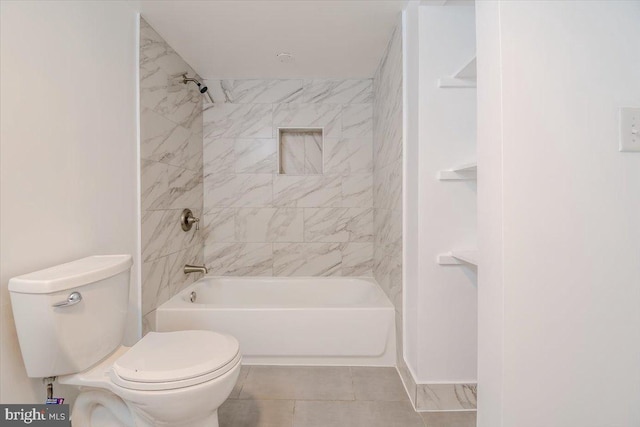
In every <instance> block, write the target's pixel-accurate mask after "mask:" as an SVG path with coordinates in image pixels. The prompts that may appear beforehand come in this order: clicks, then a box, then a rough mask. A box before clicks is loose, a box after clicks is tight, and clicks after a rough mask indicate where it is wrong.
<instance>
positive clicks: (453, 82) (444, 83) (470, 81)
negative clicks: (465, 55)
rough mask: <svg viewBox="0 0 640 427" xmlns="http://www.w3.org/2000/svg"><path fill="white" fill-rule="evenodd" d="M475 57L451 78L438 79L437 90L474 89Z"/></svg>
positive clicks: (475, 74) (475, 75)
mask: <svg viewBox="0 0 640 427" xmlns="http://www.w3.org/2000/svg"><path fill="white" fill-rule="evenodd" d="M476 77H477V72H476V57H475V56H474V57H473V59H471V60H470V61H469V62H467V63H466V64H465V66H464V67H462V68H461V69H460V70H459V71H458V72H457V73H455V74H454V75H453V76H447V77H442V78H440V79H438V87H439V88H443V89H446V88H475V87H476V86H477V84H476Z"/></svg>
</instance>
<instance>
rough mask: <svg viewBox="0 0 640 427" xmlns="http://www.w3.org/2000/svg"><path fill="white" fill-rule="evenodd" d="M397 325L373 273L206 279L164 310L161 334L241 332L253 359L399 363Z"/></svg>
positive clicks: (248, 358) (159, 317)
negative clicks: (192, 298) (368, 275)
mask: <svg viewBox="0 0 640 427" xmlns="http://www.w3.org/2000/svg"><path fill="white" fill-rule="evenodd" d="M192 292H195V293H196V300H195V302H193V303H192V302H191V301H190V295H191V293H192ZM394 322H395V314H394V308H393V305H392V304H391V302H390V301H389V299H388V298H387V297H386V295H385V294H384V292H383V291H382V289H380V286H378V284H377V283H376V281H375V280H373V279H369V278H365V279H361V278H342V277H336V278H317V277H305V278H298V277H205V278H203V279H201V280H199V281H197V282H196V283H194V284H192V285H191V286H189V287H188V288H186V289H184V290H183V291H182V292H180V293H179V294H177V295H176V296H174V297H173V298H171V299H170V300H169V301H167V302H166V303H164V304H163V305H161V306H160V307H159V308H158V310H157V312H156V329H157V330H158V331H178V330H184V329H208V330H213V331H219V332H224V333H228V334H231V335H233V336H235V337H236V338H237V339H238V340H239V341H240V351H241V352H242V355H243V362H244V363H246V364H273V365H352V366H354V365H356V366H357V365H359V366H394V365H395V362H396V360H395V358H396V356H395V355H396V352H395V327H394Z"/></svg>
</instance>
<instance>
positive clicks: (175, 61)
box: [140, 19, 203, 331]
mask: <svg viewBox="0 0 640 427" xmlns="http://www.w3.org/2000/svg"><path fill="white" fill-rule="evenodd" d="M182 73H188V74H189V76H195V75H196V74H195V72H194V71H193V69H192V68H191V67H189V65H187V63H186V62H185V61H184V60H183V59H182V58H181V57H180V56H179V55H178V54H177V53H176V52H175V51H174V50H173V49H172V48H171V46H169V45H168V44H167V43H166V42H165V41H164V40H163V39H162V37H160V35H158V33H157V32H155V31H154V30H153V28H151V27H150V26H149V24H148V23H147V22H146V21H144V19H140V139H141V146H140V157H141V164H140V172H141V183H140V184H141V208H142V261H143V265H142V315H143V330H144V331H147V330H149V329H150V328H151V329H153V318H154V315H155V309H156V308H157V307H158V306H159V305H160V304H162V303H163V302H165V301H166V300H168V299H169V298H170V297H172V296H173V295H174V294H176V293H177V292H179V291H180V290H181V289H183V288H184V287H185V286H187V285H189V284H190V283H192V282H193V281H194V280H195V279H196V278H197V277H196V275H193V274H191V275H185V274H184V273H183V272H182V267H183V266H184V265H185V264H187V263H189V264H202V262H203V252H202V247H203V239H202V232H196V231H195V229H192V231H190V232H188V233H185V232H184V231H182V229H181V228H180V226H179V219H180V214H181V212H182V209H184V208H190V209H191V210H192V211H193V212H194V214H195V215H196V216H200V215H201V213H202V95H200V93H199V92H198V90H197V88H196V86H195V85H184V84H182V83H180V82H179V79H177V78H176V76H179V75H180V74H182Z"/></svg>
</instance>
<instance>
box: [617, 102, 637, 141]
mask: <svg viewBox="0 0 640 427" xmlns="http://www.w3.org/2000/svg"><path fill="white" fill-rule="evenodd" d="M620 151H640V108H634V107H622V108H620Z"/></svg>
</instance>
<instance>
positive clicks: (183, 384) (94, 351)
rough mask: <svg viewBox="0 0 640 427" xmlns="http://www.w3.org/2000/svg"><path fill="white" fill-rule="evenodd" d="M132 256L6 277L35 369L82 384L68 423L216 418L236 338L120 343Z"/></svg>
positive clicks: (177, 424) (39, 374) (234, 368)
mask: <svg viewBox="0 0 640 427" xmlns="http://www.w3.org/2000/svg"><path fill="white" fill-rule="evenodd" d="M131 265H132V260H131V256H130V255H105V256H91V257H87V258H83V259H80V260H77V261H73V262H70V263H67V264H62V265H58V266H55V267H51V268H48V269H45V270H41V271H37V272H34V273H30V274H26V275H23V276H20V277H15V278H13V279H11V280H10V281H9V292H10V295H11V304H12V307H13V316H14V319H15V324H16V330H17V332H18V340H19V342H20V350H21V352H22V358H23V360H24V364H25V367H26V369H27V375H28V376H29V377H32V378H45V377H57V380H58V382H60V383H61V384H69V385H73V386H78V387H80V391H81V393H80V395H79V396H78V398H77V400H76V403H75V405H74V409H73V413H72V415H71V420H72V422H73V425H74V427H101V426H127V427H129V426H136V427H140V426H142V427H152V426H156V427H160V426H167V427H169V426H171V427H205V426H206V427H217V426H218V408H219V407H220V405H221V404H222V403H223V402H224V401H225V400H226V399H227V397H229V394H231V391H232V390H233V387H234V385H235V384H236V381H237V379H238V375H239V373H240V365H241V355H240V350H239V345H238V341H237V340H236V339H235V338H234V337H232V336H229V335H225V334H221V333H216V332H212V331H200V330H194V331H179V332H164V333H157V332H149V333H148V334H147V335H145V336H144V337H143V338H142V339H141V340H140V341H138V342H137V343H136V344H134V345H133V346H132V347H126V346H123V345H122V338H123V336H124V329H125V321H126V317H127V311H128V303H129V277H130V270H131Z"/></svg>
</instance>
